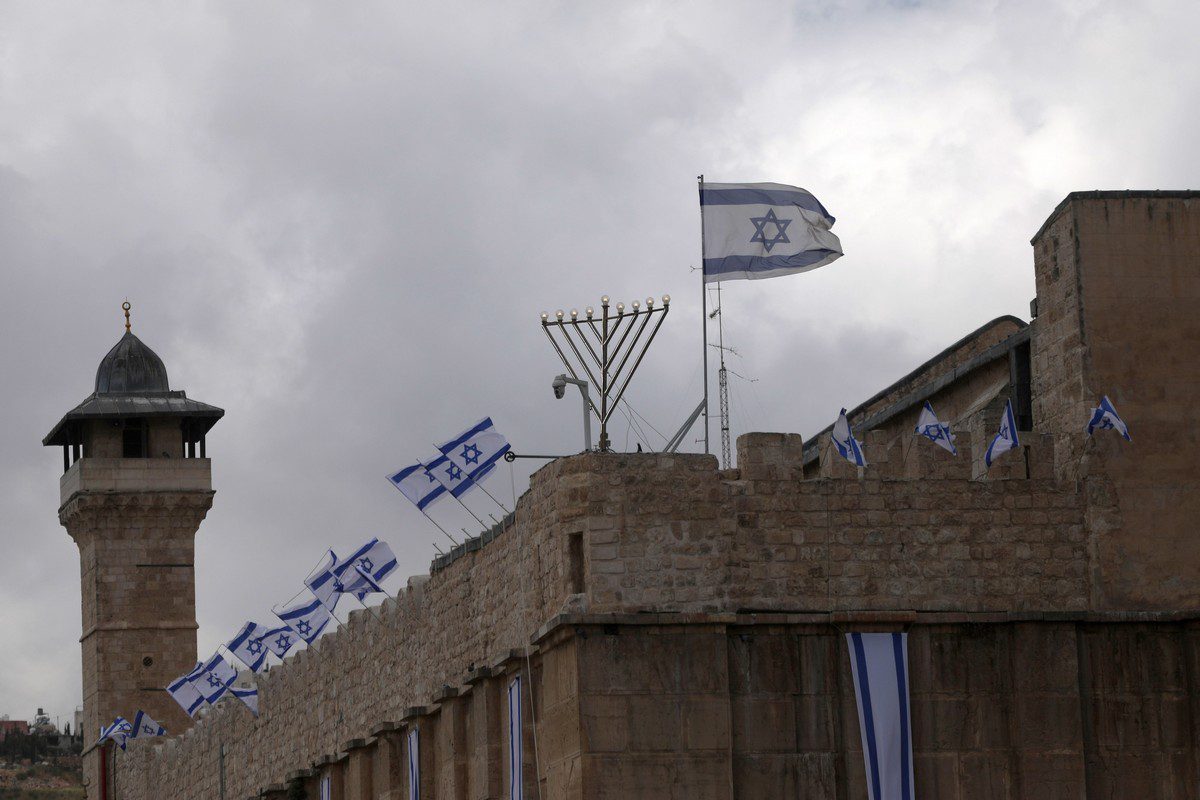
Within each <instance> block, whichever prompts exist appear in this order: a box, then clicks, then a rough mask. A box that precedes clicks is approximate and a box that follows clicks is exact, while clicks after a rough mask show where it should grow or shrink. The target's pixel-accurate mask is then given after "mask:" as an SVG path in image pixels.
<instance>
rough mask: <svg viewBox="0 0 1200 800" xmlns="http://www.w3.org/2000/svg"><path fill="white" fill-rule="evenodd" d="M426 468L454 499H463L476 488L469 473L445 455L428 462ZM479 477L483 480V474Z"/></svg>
mask: <svg viewBox="0 0 1200 800" xmlns="http://www.w3.org/2000/svg"><path fill="white" fill-rule="evenodd" d="M424 466H425V472H426V473H428V475H429V476H430V477H431V478H433V479H434V480H435V481H437V482H438V483H440V484H441V485H442V487H443V488H444V489H445V490H446V491H447V492H449V493H450V495H451V496H452V497H462V496H463V495H464V494H466V493H467V492H469V491H471V490H472V489H474V488H475V481H473V480H471V478H469V477H468V476H467V471H466V470H464V469H463V468H462V467H460V466H459V465H458V464H455V463H454V462H453V461H451V460H450V459H449V458H447V457H446V456H444V455H441V456H438V457H437V458H435V459H433V460H432V461H428V462H426V463H425V465H424ZM479 477H481V478H482V477H483V474H482V473H481V474H480V476H479Z"/></svg>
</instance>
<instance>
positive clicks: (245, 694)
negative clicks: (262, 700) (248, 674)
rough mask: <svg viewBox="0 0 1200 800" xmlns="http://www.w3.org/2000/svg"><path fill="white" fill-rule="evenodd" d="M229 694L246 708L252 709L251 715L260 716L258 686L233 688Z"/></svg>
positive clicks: (230, 688)
mask: <svg viewBox="0 0 1200 800" xmlns="http://www.w3.org/2000/svg"><path fill="white" fill-rule="evenodd" d="M229 693H230V694H231V695H233V696H234V697H236V698H237V699H238V700H241V701H242V702H243V703H245V704H246V708H248V709H250V713H251V714H253V715H254V716H256V717H257V716H258V687H257V686H231V687H229Z"/></svg>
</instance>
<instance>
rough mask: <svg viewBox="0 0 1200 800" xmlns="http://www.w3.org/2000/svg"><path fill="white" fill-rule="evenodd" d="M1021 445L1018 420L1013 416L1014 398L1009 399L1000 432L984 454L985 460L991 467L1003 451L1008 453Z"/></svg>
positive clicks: (1001, 418) (1001, 421) (1001, 420)
mask: <svg viewBox="0 0 1200 800" xmlns="http://www.w3.org/2000/svg"><path fill="white" fill-rule="evenodd" d="M1020 446H1021V442H1020V441H1019V440H1018V439H1017V422H1016V420H1015V419H1014V418H1013V410H1012V400H1009V401H1008V402H1007V403H1005V404H1004V415H1003V416H1001V417H1000V432H999V433H997V434H996V438H994V439H992V443H991V444H989V445H988V449H987V452H986V453H984V454H983V460H984V462H985V463H986V464H987V465H988V466H989V467H990V466H991V465H992V462H993V461H995V460H996V459H997V458H998V457H999V456H1000V454H1001V453H1007V452H1008V451H1009V450H1015V449H1017V448H1018V447H1020Z"/></svg>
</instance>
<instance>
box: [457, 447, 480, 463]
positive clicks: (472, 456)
mask: <svg viewBox="0 0 1200 800" xmlns="http://www.w3.org/2000/svg"><path fill="white" fill-rule="evenodd" d="M459 455H461V456H462V460H463V461H465V462H467V463H468V464H478V463H479V457H480V456H481V455H483V454H482V453H481V452H479V448H478V447H476V446H475V445H473V444H467V445H463V451H462V453H460V454H459Z"/></svg>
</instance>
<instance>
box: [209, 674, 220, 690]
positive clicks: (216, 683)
mask: <svg viewBox="0 0 1200 800" xmlns="http://www.w3.org/2000/svg"><path fill="white" fill-rule="evenodd" d="M208 685H209V686H212V687H213V688H216V687H217V686H220V685H221V681H220V679H219V678H218V677H217V676H216V675H209V676H208Z"/></svg>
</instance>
